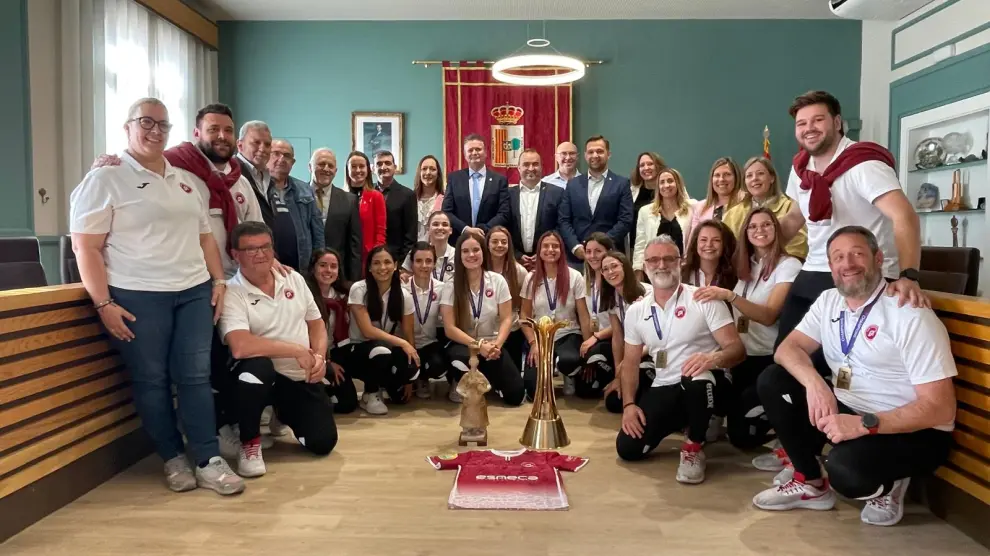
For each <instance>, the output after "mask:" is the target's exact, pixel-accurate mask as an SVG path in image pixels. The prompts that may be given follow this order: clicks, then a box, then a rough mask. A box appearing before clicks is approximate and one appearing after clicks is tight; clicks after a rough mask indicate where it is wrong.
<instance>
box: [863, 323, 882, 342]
mask: <svg viewBox="0 0 990 556" xmlns="http://www.w3.org/2000/svg"><path fill="white" fill-rule="evenodd" d="M879 331H880V328H878V327H877V325H875V324H871V325H869V326H867V327H866V332H864V333H863V335H864V336H866V339H867V340H872V339H873V338H876V337H877V332H879Z"/></svg>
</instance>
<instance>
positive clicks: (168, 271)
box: [69, 98, 244, 495]
mask: <svg viewBox="0 0 990 556" xmlns="http://www.w3.org/2000/svg"><path fill="white" fill-rule="evenodd" d="M149 122H150V123H151V125H148V124H149ZM123 127H124V131H125V132H126V133H127V149H126V150H125V151H124V152H123V153H121V154H120V158H121V160H122V163H121V164H120V165H119V166H107V167H103V168H97V169H95V170H92V171H90V172H89V173H88V174H87V175H86V177H85V178H84V179H83V181H82V183H80V184H79V186H78V187H77V188H76V189H75V190H73V192H72V196H71V197H70V210H69V222H70V230H71V232H72V247H73V251H74V252H75V254H76V260H77V262H78V264H79V273H80V275H81V277H82V283H83V286H84V287H85V288H86V291H87V293H89V296H90V298H92V300H93V304H94V306H95V307H96V311H97V313H98V315H99V317H100V320H101V322H102V323H103V326H104V327H105V328H106V330H107V333H108V334H109V335H110V341H111V344H112V345H113V346H114V348H116V349H117V351H118V352H119V353H120V355H121V358H122V359H123V360H124V363H125V365H126V367H127V370H128V371H129V373H130V376H131V386H132V388H133V391H134V405H135V407H136V408H137V411H138V414H139V415H140V417H141V422H142V425H143V426H144V429H145V431H147V432H148V435H149V436H150V437H151V440H152V442H153V443H154V446H155V449H156V451H157V452H158V455H159V456H160V457H161V458H162V459H163V460H164V461H165V479H166V483H167V484H168V487H169V488H170V489H172V490H173V491H176V492H182V491H187V490H192V489H194V488H196V487H197V486H199V487H203V488H209V489H212V490H214V491H216V492H218V493H220V494H225V495H226V494H236V493H238V492H241V491H243V490H244V481H243V480H242V479H241V478H240V477H238V476H237V475H236V474H234V472H233V471H232V470H231V469H230V467H229V466H228V465H227V462H226V461H224V459H223V458H221V457H220V452H219V447H218V444H217V438H216V420H215V415H214V409H213V407H214V402H213V393H212V391H211V389H210V347H211V342H212V338H213V325H214V324H215V323H216V321H217V319H218V318H219V317H220V314H221V312H222V311H223V300H224V293H225V291H226V282H225V280H224V271H223V264H222V263H221V261H220V252H219V249H218V246H217V242H216V240H214V238H213V235H212V233H211V232H210V222H209V216H208V213H207V206H206V205H205V204H204V203H203V199H202V198H201V197H200V195H199V194H198V193H197V192H196V191H195V190H194V189H193V188H192V187H191V186H190V185H189V184H187V183H184V181H183V179H184V178H183V176H184V174H183V173H182V172H180V171H178V170H176V169H175V168H173V167H172V165H171V164H169V162H168V161H167V160H165V157H164V150H165V145H166V143H168V132H169V130H170V128H171V124H169V122H168V110H167V109H166V108H165V105H164V104H163V103H162V102H161V101H160V100H158V99H154V98H143V99H140V100H138V101H137V102H135V103H134V104H133V105H131V107H130V108H129V109H128V117H127V123H125V124H124V126H123ZM173 385H174V386H175V387H176V392H177V394H178V400H179V405H178V414H179V420H180V421H181V422H182V429H183V431H184V432H185V435H186V437H187V438H188V448H189V451H190V452H191V453H190V454H189V455H188V457H187V455H186V453H185V452H186V446H185V445H184V443H183V440H182V435H181V434H180V433H179V430H178V429H177V428H176V413H175V409H174V407H173V403H172V386H173ZM190 464H192V465H190Z"/></svg>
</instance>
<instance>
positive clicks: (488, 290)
mask: <svg viewBox="0 0 990 556" xmlns="http://www.w3.org/2000/svg"><path fill="white" fill-rule="evenodd" d="M493 295H495V292H494V291H492V289H491V288H489V289H487V290H485V297H491V296H493Z"/></svg>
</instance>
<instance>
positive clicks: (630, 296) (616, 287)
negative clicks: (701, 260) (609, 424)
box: [599, 251, 677, 413]
mask: <svg viewBox="0 0 990 556" xmlns="http://www.w3.org/2000/svg"><path fill="white" fill-rule="evenodd" d="M674 264H677V261H675V263H674ZM602 278H604V279H605V280H604V282H603V284H602V293H601V297H602V302H601V303H602V304H601V306H600V307H599V309H600V310H602V311H604V312H605V313H607V314H608V320H609V328H610V329H611V330H612V342H611V350H610V351H607V352H605V356H606V357H607V361H608V363H609V364H611V365H612V369H614V370H613V372H612V375H613V376H614V378H613V379H612V380H611V381H610V382H608V384H606V386H605V389H604V391H603V393H604V395H605V409H607V410H608V412H609V413H622V390H621V388H620V387H619V386H620V377H619V375H618V371H619V368H620V367H621V365H622V357H623V355H624V352H625V339H624V338H625V331H624V330H623V328H624V327H625V320H626V311H628V310H629V306H630V305H632V304H633V303H635V302H637V301H639V300H640V299H642V298H643V297H648V296H650V295H653V286H652V285H650V284H648V283H646V284H644V283H643V282H640V281H639V280H638V279H637V278H636V276H635V274H634V273H633V269H632V264H631V263H630V262H629V259H628V258H627V257H626V256H625V255H624V254H623V253H619V252H618V251H609V252H608V253H606V254H605V257H603V258H602ZM643 361H645V362H649V357H648V355H644V359H643ZM639 373H640V377H639V389H640V391H638V392H637V397H639V394H642V391H641V390H642V389H644V388H649V386H650V384H653V379H654V378H655V373H654V369H653V367H652V366H649V365H640V367H639Z"/></svg>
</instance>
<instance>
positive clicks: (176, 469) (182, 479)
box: [165, 454, 196, 492]
mask: <svg viewBox="0 0 990 556" xmlns="http://www.w3.org/2000/svg"><path fill="white" fill-rule="evenodd" d="M165 483H166V484H167V485H168V488H169V490H171V491H173V492H186V491H189V490H193V489H195V488H196V475H194V474H193V470H192V466H191V465H189V460H187V459H186V455H185V454H179V455H177V456H175V457H174V458H172V459H170V460H168V461H166V462H165Z"/></svg>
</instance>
